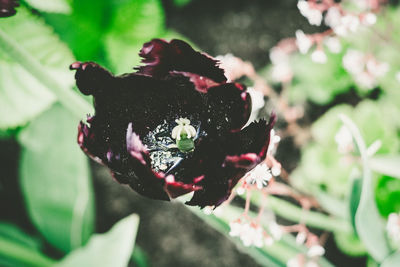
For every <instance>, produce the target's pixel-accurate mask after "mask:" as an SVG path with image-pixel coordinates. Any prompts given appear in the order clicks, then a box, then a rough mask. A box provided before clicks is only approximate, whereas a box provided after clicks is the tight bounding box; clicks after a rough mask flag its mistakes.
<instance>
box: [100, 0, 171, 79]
mask: <svg viewBox="0 0 400 267" xmlns="http://www.w3.org/2000/svg"><path fill="white" fill-rule="evenodd" d="M164 32H165V28H164V11H163V8H162V5H161V2H160V1H159V0H150V1H148V0H137V1H124V2H123V4H119V5H118V6H116V9H115V11H114V14H113V16H112V21H111V24H110V31H109V32H108V34H107V36H106V40H105V46H106V51H107V54H108V57H109V60H110V62H111V64H112V66H113V69H114V70H115V72H117V73H123V72H130V71H131V69H132V68H133V67H134V66H137V65H138V64H139V62H140V57H139V55H138V53H139V51H140V49H141V48H142V45H143V43H145V42H148V41H150V40H151V39H152V38H159V37H162V35H163V34H164Z"/></svg>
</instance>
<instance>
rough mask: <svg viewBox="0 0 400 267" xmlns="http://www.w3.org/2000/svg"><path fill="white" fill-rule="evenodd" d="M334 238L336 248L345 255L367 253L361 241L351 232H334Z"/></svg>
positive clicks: (354, 255) (357, 255) (358, 255)
mask: <svg viewBox="0 0 400 267" xmlns="http://www.w3.org/2000/svg"><path fill="white" fill-rule="evenodd" d="M334 238H335V243H336V245H337V246H338V248H339V249H340V250H341V251H342V252H343V253H346V254H347V255H350V256H353V257H360V256H364V255H365V254H366V253H367V251H366V250H365V247H364V245H363V243H361V241H360V239H358V238H357V236H356V235H354V234H353V233H344V232H335V233H334Z"/></svg>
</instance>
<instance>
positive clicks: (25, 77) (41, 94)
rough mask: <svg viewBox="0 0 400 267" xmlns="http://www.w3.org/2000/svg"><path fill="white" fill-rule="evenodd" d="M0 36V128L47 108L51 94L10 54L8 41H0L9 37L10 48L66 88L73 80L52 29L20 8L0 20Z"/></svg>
mask: <svg viewBox="0 0 400 267" xmlns="http://www.w3.org/2000/svg"><path fill="white" fill-rule="evenodd" d="M0 37H2V38H0V39H2V40H0V73H1V80H0V113H1V114H6V115H5V116H1V118H0V129H6V128H15V127H17V126H20V125H24V124H26V123H27V122H28V121H29V120H31V119H33V118H34V117H36V116H37V115H38V114H40V113H41V112H42V111H44V110H45V109H47V108H48V107H49V106H50V105H51V104H52V103H53V102H54V100H55V97H54V94H53V93H52V92H51V91H50V90H49V89H48V87H46V86H45V85H43V84H42V81H41V80H38V79H37V78H36V77H34V76H33V75H32V74H31V72H30V71H29V70H27V69H26V68H25V67H24V66H22V65H21V62H20V61H18V59H17V58H16V57H14V56H13V54H11V53H10V47H9V45H10V44H8V43H5V41H4V40H5V39H7V40H8V39H10V40H12V47H13V48H15V46H18V47H17V49H23V50H24V51H26V52H27V53H29V54H30V56H31V57H33V58H34V60H37V61H38V62H39V63H40V64H41V68H42V71H46V72H47V75H48V76H54V77H57V80H58V81H59V82H60V83H62V84H63V85H65V86H68V87H72V84H73V83H74V81H73V76H72V75H71V74H70V72H69V70H68V66H69V64H70V63H71V62H73V61H74V58H73V56H72V54H71V53H70V51H69V50H68V48H67V47H66V46H65V45H64V44H62V43H61V42H60V41H59V40H58V39H57V37H56V36H55V35H54V34H53V32H52V30H51V29H50V28H49V27H48V26H46V25H45V24H44V23H43V22H42V20H40V19H39V18H37V17H35V16H33V15H31V14H30V13H29V12H28V11H27V10H26V9H25V8H23V7H20V8H19V9H18V12H17V15H16V16H13V17H11V18H8V19H6V20H4V21H1V25H0ZM44 48H45V49H44Z"/></svg>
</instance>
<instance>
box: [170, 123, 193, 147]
mask: <svg viewBox="0 0 400 267" xmlns="http://www.w3.org/2000/svg"><path fill="white" fill-rule="evenodd" d="M175 122H176V123H177V124H178V125H177V126H175V127H174V129H173V130H172V133H171V136H172V138H174V139H176V146H177V147H178V149H179V150H180V151H182V152H189V151H192V150H193V149H194V141H193V139H194V138H195V137H196V134H197V132H196V129H195V128H194V127H193V126H192V125H190V120H188V119H186V118H179V119H178V120H175Z"/></svg>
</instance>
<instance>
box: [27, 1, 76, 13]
mask: <svg viewBox="0 0 400 267" xmlns="http://www.w3.org/2000/svg"><path fill="white" fill-rule="evenodd" d="M25 1H26V2H27V3H28V4H29V5H30V6H31V7H33V8H35V9H38V10H40V11H43V12H49V13H63V14H69V13H71V6H70V4H69V3H68V1H67V0H51V1H47V0H25Z"/></svg>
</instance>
